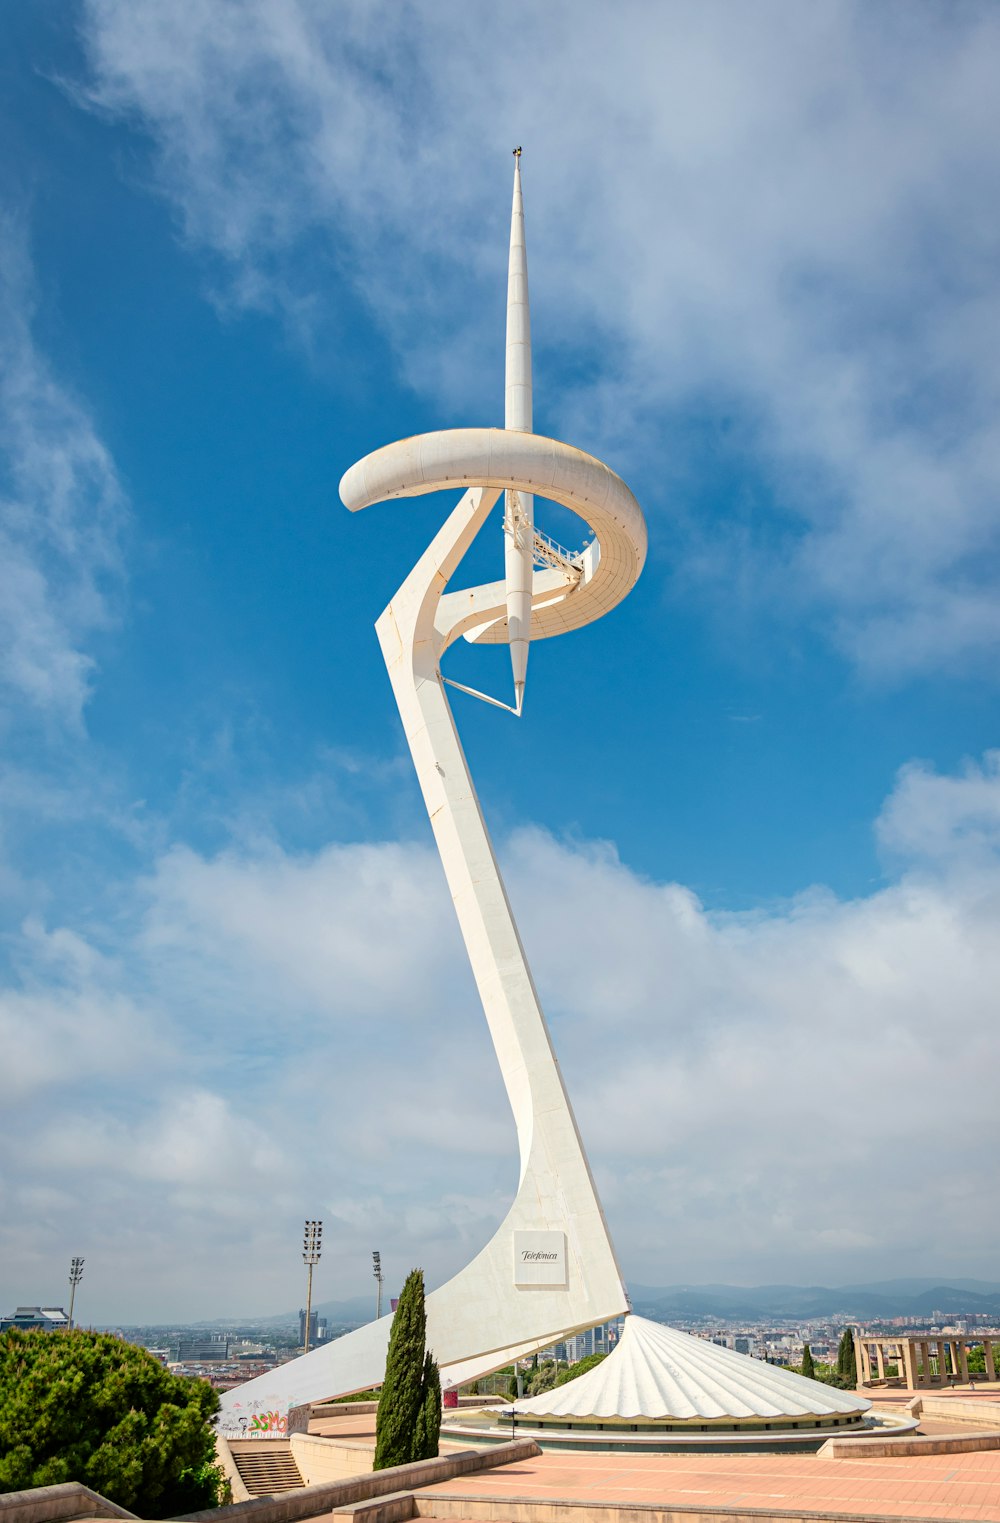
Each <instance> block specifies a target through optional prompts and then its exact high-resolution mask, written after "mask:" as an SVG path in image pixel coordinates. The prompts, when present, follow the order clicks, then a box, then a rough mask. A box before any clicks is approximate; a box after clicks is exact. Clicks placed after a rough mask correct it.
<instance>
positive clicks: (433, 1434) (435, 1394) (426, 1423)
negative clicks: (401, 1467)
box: [413, 1352, 441, 1460]
mask: <svg viewBox="0 0 1000 1523" xmlns="http://www.w3.org/2000/svg"><path fill="white" fill-rule="evenodd" d="M440 1432H441V1375H440V1372H439V1370H438V1367H437V1360H436V1359H435V1358H434V1356H433V1354H431V1353H430V1352H428V1353H426V1354H425V1355H424V1378H423V1382H422V1397H421V1402H420V1411H419V1412H418V1413H417V1426H416V1431H415V1433H414V1436H413V1458H414V1459H415V1460H432V1459H435V1458H436V1457H437V1452H438V1436H439V1434H440Z"/></svg>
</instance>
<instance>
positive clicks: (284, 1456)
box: [229, 1438, 305, 1497]
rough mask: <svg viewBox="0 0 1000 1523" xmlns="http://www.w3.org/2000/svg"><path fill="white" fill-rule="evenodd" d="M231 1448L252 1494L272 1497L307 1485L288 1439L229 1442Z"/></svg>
mask: <svg viewBox="0 0 1000 1523" xmlns="http://www.w3.org/2000/svg"><path fill="white" fill-rule="evenodd" d="M229 1449H230V1453H231V1454H232V1456H233V1463H234V1464H235V1466H236V1468H237V1470H238V1471H239V1473H240V1480H241V1481H242V1482H243V1484H244V1486H245V1487H246V1489H247V1491H249V1493H250V1495H251V1496H252V1497H271V1496H274V1495H276V1493H277V1492H279V1491H295V1490H296V1489H297V1488H298V1487H299V1486H304V1485H305V1482H304V1481H303V1479H302V1476H301V1475H300V1474H299V1467H298V1465H296V1463H295V1461H294V1459H293V1458H292V1446H291V1444H290V1443H289V1442H288V1440H287V1439H282V1438H267V1439H260V1440H258V1441H255V1442H245V1443H239V1442H230V1445H229Z"/></svg>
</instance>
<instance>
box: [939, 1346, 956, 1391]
mask: <svg viewBox="0 0 1000 1523" xmlns="http://www.w3.org/2000/svg"><path fill="white" fill-rule="evenodd" d="M952 1368H954V1360H953V1361H952ZM938 1379H939V1380H940V1382H941V1384H942V1385H945V1384H946V1383H947V1380H948V1344H947V1342H946V1340H945V1339H944V1338H939V1339H938Z"/></svg>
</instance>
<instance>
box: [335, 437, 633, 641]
mask: <svg viewBox="0 0 1000 1523" xmlns="http://www.w3.org/2000/svg"><path fill="white" fill-rule="evenodd" d="M455 486H457V487H463V488H466V487H471V486H481V487H496V488H501V489H508V488H513V489H515V490H517V491H523V492H532V493H535V494H536V495H538V496H540V497H548V498H551V500H552V501H553V502H558V503H561V504H562V506H563V507H565V508H569V509H570V511H571V512H573V513H576V514H577V515H578V517H580V518H582V519H583V520H584V522H585V523H586V524H587V525H588V526H589V527H590V528H591V529H592V530H593V533H594V535H595V537H596V540H597V544H598V550H599V553H598V554H597V555H594V556H591V557H590V558H589V562H588V564H587V566H586V567H585V568H584V574H583V575H582V576H581V577H580V578H579V579H578V580H574V581H573V582H571V583H569V584H566V583H565V582H564V580H563V579H562V578H561V577H559V576H558V575H556V576H555V578H554V579H553V575H552V573H550V572H536V573H535V577H534V583H533V586H534V588H535V594H534V609H533V613H532V623H531V638H532V640H544V639H547V638H549V637H550V636H552V635H559V634H564V633H565V632H566V631H567V630H570V629H580V628H582V626H583V625H585V624H590V623H591V622H592V621H593V620H594V619H599V618H600V617H601V616H602V614H605V613H608V612H609V611H610V609H612V608H614V607H615V606H616V605H617V604H618V603H620V602H621V601H622V599H623V598H624V597H626V596H627V594H628V593H629V592H630V591H631V589H632V587H634V586H635V583H636V581H637V580H638V577H639V574H640V572H641V571H642V567H643V564H644V562H645V559H646V521H645V519H644V517H643V514H642V509H641V508H640V506H639V504H638V503H637V502H636V500H635V497H634V496H633V495H632V493H631V492H630V491H629V489H628V487H627V486H626V485H625V483H624V481H622V479H621V477H620V476H616V475H615V473H614V471H612V470H609V469H608V467H607V466H606V465H603V464H602V463H601V461H600V460H597V459H595V458H594V456H593V455H588V454H586V453H585V452H584V451H583V450H578V449H574V448H573V447H572V445H569V444H563V443H561V442H560V441H559V440H558V439H547V438H545V437H544V436H543V435H541V434H521V433H514V432H513V431H510V430H507V429H503V428H449V429H442V430H440V431H439V432H436V433H431V434H416V435H414V436H413V437H412V438H410V439H401V440H399V441H398V442H397V443H395V444H387V445H385V446H384V447H383V448H382V449H377V450H374V451H373V452H372V454H370V455H366V456H365V457H364V459H363V460H359V461H358V462H357V464H356V465H352V466H351V468H350V470H349V471H346V472H345V473H344V476H343V478H342V480H341V483H340V496H341V501H342V502H343V503H344V506H345V507H346V508H349V509H350V510H351V512H352V513H356V512H358V511H359V509H361V508H367V507H371V505H372V504H373V503H376V502H385V501H387V500H389V499H391V498H395V497H417V496H421V495H423V494H424V493H426V492H440V491H443V490H446V489H447V488H448V487H455ZM492 590H493V589H492V588H486V587H483V588H474V589H468V591H467V592H466V593H464V594H463V596H465V597H473V598H475V595H476V594H481V595H482V594H486V593H487V592H492ZM496 590H497V592H498V593H499V600H498V603H499V605H502V603H503V596H502V584H498V585H497V588H496ZM539 599H541V601H539ZM490 601H491V599H490V598H488V597H483V596H480V597H479V598H477V599H476V603H477V605H478V609H479V613H478V617H479V618H480V619H481V620H482V624H483V625H484V626H488V627H481V628H480V629H479V630H477V631H476V636H475V637H476V639H477V640H480V641H490V640H491V637H492V639H494V640H503V639H506V634H505V632H504V626H505V621H504V620H502V619H501V618H499V617H497V618H496V619H494V620H492V621H490V620H489V615H488V614H487V613H485V612H484V608H485V606H486V605H488V604H489V603H490ZM499 612H500V607H499V606H498V614H499ZM473 622H475V621H473Z"/></svg>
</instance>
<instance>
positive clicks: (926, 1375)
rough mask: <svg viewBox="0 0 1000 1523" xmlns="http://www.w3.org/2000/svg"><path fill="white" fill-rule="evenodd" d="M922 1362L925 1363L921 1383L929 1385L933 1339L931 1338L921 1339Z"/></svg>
mask: <svg viewBox="0 0 1000 1523" xmlns="http://www.w3.org/2000/svg"><path fill="white" fill-rule="evenodd" d="M920 1363H921V1364H922V1365H923V1374H922V1380H921V1384H922V1385H925V1386H929V1385H930V1383H931V1341H930V1339H929V1338H921V1340H920Z"/></svg>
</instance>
